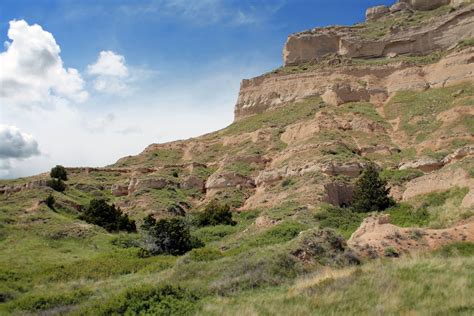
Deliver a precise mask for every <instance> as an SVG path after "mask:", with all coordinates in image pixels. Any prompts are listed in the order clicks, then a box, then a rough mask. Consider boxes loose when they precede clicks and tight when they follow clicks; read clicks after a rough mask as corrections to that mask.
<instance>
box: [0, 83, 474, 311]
mask: <svg viewBox="0 0 474 316" xmlns="http://www.w3.org/2000/svg"><path fill="white" fill-rule="evenodd" d="M460 89H461V90H464V91H463V92H462V93H461V94H459V95H457V96H453V93H454V92H457V91H458V90H460ZM471 96H472V86H466V87H464V86H462V87H459V86H458V87H453V88H444V89H436V90H428V91H426V92H423V93H421V94H416V93H409V92H406V93H401V94H399V95H397V96H396V97H395V98H394V99H393V100H392V103H391V106H390V108H388V111H386V112H388V115H389V117H390V118H394V117H397V116H401V117H402V122H404V123H403V124H406V126H407V127H404V128H405V129H406V131H407V133H412V134H411V135H412V136H413V137H414V139H416V138H417V137H418V135H419V134H420V133H421V134H423V133H424V132H425V129H429V128H430V126H431V125H429V124H428V125H427V126H423V129H421V128H420V129H417V128H416V126H413V125H412V124H410V120H412V119H413V117H416V116H420V115H421V116H423V117H424V116H426V120H431V121H432V120H433V117H435V116H436V115H437V114H438V113H439V112H440V111H442V110H446V109H449V108H451V107H453V106H457V105H461V106H470V105H472V104H471V103H470V102H472V100H471V99H470V97H471ZM437 100H442V101H443V102H438V101H437ZM466 102H467V103H466ZM320 109H324V110H325V111H329V112H334V113H336V114H338V115H348V114H351V115H352V114H353V113H356V114H357V115H361V116H363V117H366V118H369V119H372V120H374V121H376V122H378V123H380V124H383V125H386V124H387V123H386V121H385V119H384V118H382V117H380V116H379V115H378V114H377V112H376V111H375V110H374V107H373V106H371V105H370V104H366V103H363V104H359V103H355V104H346V105H344V106H341V107H338V108H329V107H327V106H325V105H324V104H322V103H321V101H320V100H319V99H309V100H306V101H303V102H301V103H298V104H295V105H293V106H289V107H282V108H279V109H276V110H273V111H270V112H267V113H264V114H261V115H257V116H253V117H250V118H247V119H244V120H242V121H240V122H237V123H234V124H233V125H231V126H230V127H228V128H227V129H224V130H222V131H220V132H217V133H215V134H211V135H207V136H205V137H204V138H203V139H205V140H207V141H210V142H211V143H212V142H213V141H214V140H215V139H218V138H219V137H222V136H235V135H240V134H242V133H250V132H253V131H256V130H259V129H262V128H264V129H265V128H266V129H270V131H271V132H270V135H271V137H270V138H269V140H264V141H262V142H257V143H252V144H249V143H242V144H240V145H237V146H234V147H232V148H231V147H230V146H229V147H226V146H223V145H218V144H217V143H214V145H213V147H211V148H213V149H214V150H211V151H212V155H210V156H200V157H201V158H202V159H204V160H205V161H206V162H209V161H213V160H219V159H221V158H222V157H223V156H224V155H225V154H226V153H229V152H232V155H238V154H250V155H254V154H255V153H256V152H260V153H268V152H272V151H273V152H279V151H282V150H284V149H285V146H284V145H285V144H283V146H282V144H281V141H280V139H279V135H280V134H281V132H282V131H284V129H285V127H286V126H288V125H289V124H293V123H296V122H300V121H306V120H310V119H312V118H314V114H315V113H316V112H317V111H319V110H320ZM431 123H432V122H431ZM431 123H430V124H431ZM463 124H464V123H460V125H462V126H464V127H463V128H465V127H468V126H469V125H463ZM403 126H405V125H403ZM379 136H380V135H379ZM353 137H357V138H358V139H359V140H364V139H366V140H364V141H367V142H370V137H371V135H369V134H367V135H361V134H354V133H352V132H351V131H337V132H335V133H329V132H328V133H321V135H316V138H314V139H310V140H307V142H316V141H321V140H331V139H333V140H337V139H343V140H344V141H345V142H347V145H348V147H351V146H353V143H352V140H351V139H352V138H353ZM424 137H430V136H429V135H426V136H424ZM380 141H383V142H387V143H388V144H389V142H390V140H387V139H385V138H377V142H380ZM464 144H465V143H459V144H456V143H454V142H453V148H456V147H459V146H462V145H464ZM249 145H250V146H249ZM208 149H209V148H208ZM206 151H207V150H206ZM310 154H311V155H313V157H314V158H316V157H319V156H320V155H322V156H323V158H324V159H330V160H338V159H340V160H350V159H354V154H353V153H352V152H350V151H348V150H347V148H346V147H337V148H336V147H335V148H327V150H325V151H316V152H311V153H310ZM412 154H413V153H412ZM435 154H436V153H435ZM404 155H405V156H404ZM413 155H414V154H413ZM180 157H182V151H181V150H177V151H176V152H172V151H171V152H170V150H165V151H163V150H159V151H158V152H157V154H156V155H155V153H153V152H151V153H148V154H146V155H144V156H137V157H132V158H130V159H125V160H122V162H121V163H124V164H125V165H134V164H138V165H139V164H141V162H142V161H146V164H147V165H149V166H156V165H159V164H160V163H169V162H176V159H178V160H179V159H180ZM406 157H407V155H406V154H405V153H404V152H403V151H402V153H401V154H400V157H395V158H394V157H391V156H390V157H385V158H383V159H380V160H379V161H381V162H384V163H386V164H387V165H391V163H392V159H395V160H400V159H405V158H406ZM299 158H301V157H295V158H294V159H299ZM460 167H462V168H465V167H466V166H460ZM226 168H227V169H226V170H228V171H234V172H239V173H242V174H244V175H254V174H255V173H256V172H258V166H256V165H252V164H250V165H249V164H245V163H242V162H233V163H231V164H230V165H229V166H226ZM214 170H215V169H212V170H206V169H202V168H201V169H199V168H197V169H196V170H195V171H194V172H195V173H196V174H198V175H200V176H203V177H206V176H208V175H209V174H210V173H211V172H213V171H214ZM175 171H177V172H178V179H175V177H174V176H173V173H174V172H175ZM160 174H161V176H163V177H166V178H169V179H170V180H172V181H178V180H179V177H183V176H186V175H188V174H189V171H187V170H185V169H180V168H178V169H177V168H171V169H166V170H163V171H162V172H161V173H160ZM384 175H385V176H386V177H387V178H389V179H390V180H391V181H393V182H397V183H403V182H405V181H408V180H409V179H412V178H413V177H416V176H419V175H420V174H419V173H416V172H414V171H408V172H404V173H403V174H402V173H399V172H395V171H393V170H390V169H386V171H385V173H384ZM127 179H128V175H122V174H119V173H117V174H116V173H102V172H91V173H90V174H89V175H85V174H83V173H81V174H76V175H74V174H72V175H71V176H70V180H69V181H68V183H69V185H70V187H69V189H68V190H67V191H66V192H65V194H59V193H54V194H55V197H56V199H57V201H58V204H57V207H56V210H55V211H52V210H50V209H48V208H46V207H45V206H44V205H43V206H40V207H39V209H37V210H34V209H33V208H32V206H33V204H35V202H36V201H38V200H41V199H44V198H45V197H46V196H47V195H48V194H49V193H50V192H51V191H50V190H49V189H41V190H33V191H24V192H21V193H16V194H13V195H12V196H10V197H8V198H6V197H4V196H0V198H1V201H0V219H1V221H0V228H1V230H0V281H1V282H0V314H2V313H5V314H7V313H18V312H20V311H31V312H38V311H41V310H46V311H71V312H79V311H83V312H89V313H92V314H94V313H93V312H94V311H100V309H96V308H98V306H100V305H106V306H108V305H113V304H115V303H114V302H115V299H116V298H117V297H119V296H120V295H125V294H123V293H125V292H124V291H130V290H133V289H140V288H142V287H144V286H145V287H146V286H151V287H155V286H157V285H159V284H169V283H171V284H174V285H181V286H182V287H184V288H186V289H189V290H191V291H193V292H195V293H199V295H200V297H201V298H200V299H199V300H198V302H197V303H196V304H194V305H193V307H192V308H193V309H194V310H195V311H198V312H199V313H203V314H207V313H210V314H218V313H221V312H225V313H228V314H232V313H238V311H244V312H246V313H248V314H252V313H259V314H266V313H267V314H272V313H279V314H288V313H289V314H295V313H300V314H307V313H309V312H310V311H316V312H317V311H320V312H321V313H334V314H337V313H341V312H347V311H349V310H350V309H351V311H354V312H359V313H362V314H364V313H377V312H380V313H383V312H386V313H395V312H396V311H403V312H407V313H408V312H409V311H418V312H421V313H429V312H430V311H431V310H433V309H435V308H437V309H438V310H439V311H440V312H441V313H443V312H445V313H450V312H452V313H454V312H459V313H462V312H463V311H464V312H466V313H469V311H470V310H471V309H472V306H473V302H472V299H471V298H470V297H467V295H465V294H466V293H469V291H470V292H471V293H472V290H473V284H472V282H471V283H469V282H467V281H466V280H467V279H468V278H467V276H468V273H469V271H470V270H469V269H471V271H472V267H473V264H474V263H473V260H474V259H473V257H472V255H471V256H467V257H463V258H457V257H456V256H455V255H454V257H453V258H451V257H449V258H448V259H441V258H439V257H434V258H431V257H430V256H428V257H420V258H414V259H410V260H407V261H404V260H400V261H381V262H376V263H370V264H368V265H364V266H363V267H362V268H361V269H358V270H352V269H351V268H349V269H343V270H339V269H334V268H330V270H328V271H332V272H328V273H333V274H334V275H335V276H334V277H332V279H331V278H329V279H328V280H326V281H323V282H319V281H318V280H319V278H320V277H318V276H317V274H318V273H320V271H321V269H322V267H321V265H319V264H316V265H310V266H305V265H302V264H301V263H299V262H298V261H294V260H295V259H294V256H292V255H291V251H290V248H291V245H292V244H293V243H294V242H295V240H296V239H297V236H298V234H299V233H300V232H301V231H305V230H308V229H310V228H318V227H320V226H324V227H329V228H333V229H335V230H336V231H338V232H339V233H341V234H342V235H344V236H345V237H346V238H347V237H349V236H350V234H351V233H352V232H353V231H354V230H355V229H356V228H357V223H358V222H359V221H361V220H362V217H361V216H352V215H350V216H348V215H347V214H345V213H344V212H337V211H335V212H331V210H330V208H328V207H327V206H325V205H320V206H319V207H318V208H315V209H308V208H305V207H301V205H300V204H299V203H298V199H297V198H298V197H294V200H289V201H287V202H286V203H284V204H282V205H280V206H279V207H275V208H271V209H258V210H253V211H249V212H245V213H241V214H236V220H237V222H238V225H237V226H234V227H232V226H216V227H206V228H200V229H195V230H194V231H193V234H194V235H196V236H198V237H200V238H201V239H203V240H204V241H205V242H206V247H205V248H204V249H201V250H195V251H193V252H191V253H189V254H187V255H185V256H184V257H181V258H176V257H169V256H157V257H153V258H139V257H138V248H137V247H136V246H135V245H136V240H137V239H138V236H137V234H120V235H118V234H109V233H107V232H105V231H104V230H102V229H100V228H98V227H91V226H87V225H84V223H83V222H81V221H79V220H77V219H76V218H77V214H78V211H77V210H76V208H75V207H77V206H80V205H82V206H83V205H86V204H87V203H88V201H89V200H90V199H91V198H93V197H96V196H104V197H107V198H109V199H111V201H113V202H121V201H122V202H123V201H126V200H127V199H129V198H128V197H121V198H116V197H113V196H111V194H110V190H108V189H107V187H108V186H110V185H111V184H114V183H116V182H120V181H126V180H127ZM320 180H321V178H320V177H319V176H317V175H308V177H302V178H295V179H290V180H289V181H288V182H285V183H283V182H282V183H281V184H277V185H276V186H275V188H274V189H275V190H288V191H290V192H292V190H293V189H294V188H295V187H299V186H305V185H306V184H307V183H309V182H308V181H313V182H314V181H316V182H317V181H320ZM26 181H27V179H24V180H16V181H14V182H20V183H21V182H26ZM8 183H11V182H8ZM84 184H85V185H87V186H86V187H81V186H77V185H84ZM227 192H228V193H229V192H230V191H227ZM241 193H242V192H240V191H239V192H237V191H236V192H233V191H232V192H230V193H229V195H228V196H225V194H224V196H221V198H223V199H224V198H227V199H231V200H235V199H242V197H241V196H240V195H239V194H241ZM465 193H466V192H465V190H463V189H454V190H453V191H452V192H451V191H450V192H447V193H437V194H434V195H429V196H425V197H419V198H417V199H414V200H413V201H409V207H407V208H400V209H394V210H390V211H389V212H390V213H391V214H392V216H394V219H395V221H396V223H397V224H400V225H402V226H412V225H416V226H431V227H443V226H446V225H449V224H451V223H452V222H453V221H456V220H459V219H460V218H464V217H466V216H469V215H472V214H471V213H469V214H468V213H465V212H464V211H463V212H460V211H459V203H460V201H461V199H462V197H463V196H464V195H465ZM133 198H134V199H135V198H143V199H147V201H148V203H150V205H153V206H155V207H157V208H158V209H161V208H163V207H167V206H169V205H170V204H171V203H173V202H177V199H179V200H187V201H189V200H188V199H189V198H190V196H189V195H188V194H187V192H183V191H181V190H177V191H176V190H175V191H172V192H171V191H170V192H168V191H163V190H149V191H141V192H138V193H137V194H136V195H135V196H133ZM237 202H238V201H237ZM145 210H146V209H138V208H137V209H136V210H134V211H136V212H135V213H133V214H132V216H133V217H135V218H136V219H140V218H141V217H142V216H143V214H144V213H143V212H144V211H145ZM328 212H329V213H328ZM321 214H325V215H324V216H321ZM426 214H428V216H426ZM259 215H266V216H268V217H269V218H271V219H274V220H277V221H279V224H278V225H276V226H273V227H272V228H270V229H268V230H258V229H256V228H255V226H254V225H252V223H253V222H254V221H255V218H256V217H257V216H259ZM348 218H349V219H350V220H349V221H348V220H347V219H348ZM451 256H453V254H452V253H451ZM446 271H448V272H449V273H445V272H446ZM313 273H316V276H314V277H313V276H312V275H313ZM431 279H436V280H437V281H436V282H435V283H432V282H429V281H428V280H431ZM308 284H309V285H308ZM387 284H388V285H389V288H390V289H392V290H393V293H395V294H394V295H393V297H389V292H387V291H383V289H384V285H387ZM377 289H382V290H381V291H377ZM295 293H296V294H295ZM452 293H456V295H453V294H452ZM221 295H223V296H221ZM430 297H432V298H430ZM445 298H449V302H448V303H447V304H446V306H442V308H441V309H440V307H439V304H438V302H439V300H442V299H445ZM259 300H260V301H261V302H262V304H257V302H259ZM104 302H105V303H104ZM367 302H369V303H370V304H368V303H367ZM381 302H387V304H385V305H384V304H382V303H381ZM397 304H398V305H397ZM397 306H399V307H398V308H399V310H397V309H396V308H397Z"/></svg>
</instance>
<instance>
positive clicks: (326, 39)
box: [283, 0, 474, 66]
mask: <svg viewBox="0 0 474 316" xmlns="http://www.w3.org/2000/svg"><path fill="white" fill-rule="evenodd" d="M440 1H444V0H440ZM437 2H438V0H434V1H429V0H426V1H425V0H423V1H417V0H413V1H411V3H410V4H411V6H412V7H413V6H414V7H417V8H423V9H425V8H430V7H433V6H436V5H437V6H439V3H437ZM473 8H474V7H473V6H472V5H471V6H468V7H466V8H461V9H459V10H456V11H454V12H451V13H449V14H446V15H445V16H440V17H437V19H436V21H431V23H427V24H426V25H424V26H421V27H415V28H412V29H404V30H403V32H397V31H396V30H395V29H393V30H388V33H387V34H386V35H385V36H383V37H382V38H380V39H377V40H374V39H365V38H363V37H362V36H360V35H358V34H359V33H358V32H359V31H360V30H361V28H363V26H356V27H339V26H338V27H328V28H317V29H313V30H310V31H306V32H302V33H297V34H293V35H290V36H289V37H288V39H287V41H286V44H285V47H284V49H283V61H284V65H286V66H289V65H298V64H302V63H307V62H315V61H316V62H318V61H321V60H322V59H323V58H324V57H325V56H327V55H328V54H336V55H340V56H347V57H351V58H374V57H382V56H389V55H391V54H428V53H430V52H432V51H434V50H440V49H448V48H449V47H452V46H454V45H456V44H457V43H458V42H459V41H461V40H464V39H469V38H472V37H474V18H473V16H474V12H473ZM382 10H384V12H386V11H385V9H377V10H376V11H377V12H378V13H377V14H375V13H374V14H375V15H376V16H378V15H380V14H381V11H382Z"/></svg>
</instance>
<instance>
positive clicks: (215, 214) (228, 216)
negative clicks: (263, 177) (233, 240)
mask: <svg viewBox="0 0 474 316" xmlns="http://www.w3.org/2000/svg"><path fill="white" fill-rule="evenodd" d="M235 224H236V222H235V221H234V220H233V219H232V212H231V211H230V206H229V205H227V204H219V203H217V202H216V201H212V202H211V203H209V204H208V205H207V206H206V208H205V209H204V211H203V212H202V213H200V214H198V215H197V225H198V226H215V225H232V226H234V225H235Z"/></svg>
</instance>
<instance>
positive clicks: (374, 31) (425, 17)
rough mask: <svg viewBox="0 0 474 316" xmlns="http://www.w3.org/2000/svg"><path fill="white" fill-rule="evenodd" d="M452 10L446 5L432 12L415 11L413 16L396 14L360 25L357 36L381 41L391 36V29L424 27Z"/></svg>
mask: <svg viewBox="0 0 474 316" xmlns="http://www.w3.org/2000/svg"><path fill="white" fill-rule="evenodd" d="M450 9H451V8H450V6H447V5H446V6H442V7H440V8H438V9H435V10H431V11H415V12H414V13H413V14H396V15H394V16H392V17H387V18H383V19H378V20H374V21H370V22H366V23H364V24H360V25H359V27H358V28H357V33H356V34H357V35H358V36H360V37H361V38H363V39H366V40H379V39H381V38H383V37H384V36H386V35H387V34H389V32H390V29H391V28H401V29H408V28H412V27H419V26H423V25H426V24H428V23H429V22H431V21H433V20H435V19H438V18H439V17H440V16H442V15H446V14H447V13H448V12H449V11H450Z"/></svg>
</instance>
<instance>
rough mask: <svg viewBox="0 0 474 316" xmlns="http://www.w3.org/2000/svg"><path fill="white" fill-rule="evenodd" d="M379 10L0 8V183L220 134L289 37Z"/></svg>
mask: <svg viewBox="0 0 474 316" xmlns="http://www.w3.org/2000/svg"><path fill="white" fill-rule="evenodd" d="M393 2H394V1H393V0H392V1H388V0H128V1H122V0H102V1H100V0H87V1H85V0H84V1H81V0H74V1H72V0H55V1H53V0H2V1H0V41H1V43H3V45H2V47H1V48H0V178H16V177H23V176H29V175H34V174H37V173H40V172H45V171H47V170H49V169H50V168H51V167H52V166H55V165H57V164H61V165H64V166H70V167H73V166H91V167H94V166H105V165H108V164H112V163H114V162H115V161H117V160H118V159H119V158H120V157H123V156H128V155H135V154H138V153H140V152H141V151H142V150H143V149H144V148H145V147H146V146H147V145H149V144H151V143H162V142H167V141H172V140H177V139H186V138H190V137H196V136H199V135H202V134H204V133H208V132H212V131H215V130H218V129H221V128H224V127H225V126H227V125H229V124H230V123H232V120H233V110H234V105H235V103H236V100H237V96H238V91H239V86H240V82H241V80H242V79H244V78H252V77H255V76H258V75H260V74H263V73H265V72H268V71H271V70H272V69H275V68H278V67H280V66H281V64H282V57H281V51H282V48H283V45H284V42H285V40H286V38H287V36H288V35H289V34H291V33H295V32H299V31H303V30H306V29H310V28H314V27H321V26H327V25H335V24H338V25H351V24H353V23H357V22H361V21H363V19H364V12H365V9H366V8H367V7H370V6H374V5H379V4H390V3H393Z"/></svg>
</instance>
